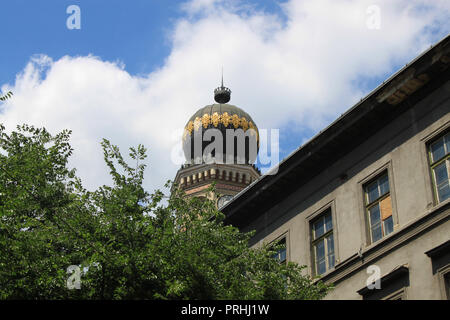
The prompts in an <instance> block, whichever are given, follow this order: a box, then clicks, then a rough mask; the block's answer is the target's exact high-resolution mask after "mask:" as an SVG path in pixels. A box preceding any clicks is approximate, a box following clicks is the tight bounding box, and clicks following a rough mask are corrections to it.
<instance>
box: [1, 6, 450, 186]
mask: <svg viewBox="0 0 450 320" xmlns="http://www.w3.org/2000/svg"><path fill="white" fill-rule="evenodd" d="M370 5H377V6H378V7H379V8H380V14H381V15H380V18H381V21H380V29H379V30H371V29H368V28H367V25H366V21H367V19H368V15H367V12H366V10H367V8H368V7H369V6H370ZM281 7H282V10H283V13H284V16H282V17H281V16H277V15H275V14H273V13H265V12H263V11H258V10H257V9H255V8H254V7H249V6H243V5H242V2H240V1H226V0H193V1H190V2H187V3H186V4H185V5H184V6H183V8H184V10H185V12H186V16H185V17H184V18H181V19H179V20H178V21H177V22H176V24H175V25H174V28H173V32H172V34H171V41H172V51H171V53H170V55H169V56H168V57H167V59H166V62H165V64H164V65H163V66H162V67H161V68H160V69H158V70H155V71H154V72H152V73H150V74H149V75H147V76H145V77H137V76H132V75H130V74H129V73H128V72H127V71H126V67H124V66H123V64H122V63H120V62H108V61H102V60H100V59H99V58H96V57H94V56H85V57H63V58H61V59H59V60H57V61H52V60H51V58H49V57H47V56H46V55H45V54H44V55H40V56H37V57H34V58H32V59H31V60H30V62H29V64H28V65H27V66H26V68H25V69H24V70H23V71H22V72H21V73H20V74H18V76H17V79H16V82H15V84H14V85H13V86H6V85H4V86H3V88H2V89H3V90H2V91H3V92H4V91H5V90H11V91H13V92H14V99H11V100H9V101H8V102H7V103H5V104H3V106H1V108H2V109H1V110H2V111H1V113H0V122H1V123H4V124H5V125H6V126H7V128H8V129H13V128H14V127H15V125H16V124H21V123H28V124H33V125H37V126H45V127H46V128H48V129H49V130H51V131H52V132H55V133H56V132H57V131H59V130H62V129H64V128H68V129H72V130H73V136H72V137H73V138H72V144H73V146H74V147H75V149H76V150H75V154H74V157H73V161H72V164H73V165H74V166H76V167H77V168H78V173H79V175H80V176H81V177H82V178H83V180H84V181H85V184H86V186H87V187H89V188H92V187H95V186H98V185H99V184H103V183H109V181H110V180H109V177H108V170H107V169H106V167H105V165H104V164H103V158H102V157H103V156H102V152H101V148H100V145H99V142H100V141H101V138H103V137H105V138H108V139H110V140H111V141H112V142H113V143H115V144H118V145H119V146H120V147H121V149H122V150H123V151H124V154H127V152H126V148H128V147H129V146H134V145H137V144H138V143H142V144H144V145H145V146H147V147H148V149H149V160H148V165H149V167H148V170H147V175H146V179H147V183H146V186H147V187H148V188H149V189H150V190H151V189H153V188H155V187H161V186H162V185H163V184H164V182H165V180H167V179H172V178H173V177H174V175H175V172H176V170H177V169H178V165H175V164H173V163H172V162H171V149H172V147H173V146H174V141H173V132H174V131H175V130H177V129H179V128H182V127H183V126H184V125H185V123H186V121H187V119H188V118H189V117H190V116H191V115H192V114H193V113H194V112H195V111H196V110H197V109H198V108H200V107H202V106H204V105H206V104H210V103H212V102H213V97H212V91H213V89H214V87H215V86H217V85H218V84H219V78H220V70H221V67H222V66H224V74H225V84H226V85H229V86H230V87H231V89H232V90H233V94H232V100H231V103H233V104H236V105H238V106H240V107H242V108H243V109H245V110H246V111H247V112H248V113H250V114H251V115H252V117H253V119H254V120H255V121H256V123H257V124H258V126H259V127H260V128H269V129H270V128H281V130H283V126H285V125H286V124H287V123H288V121H289V123H290V124H293V123H294V124H296V125H297V126H298V127H301V128H307V129H310V130H314V131H318V130H320V129H322V128H323V127H324V126H325V125H326V124H328V123H329V122H330V121H332V120H334V119H335V118H336V117H337V116H338V115H339V114H340V113H342V112H344V111H345V110H346V109H348V108H349V107H351V106H352V104H353V103H354V102H355V101H357V100H358V99H359V98H361V97H362V96H363V94H365V93H367V92H363V90H362V89H361V88H360V87H359V86H358V83H355V81H358V79H363V80H367V79H370V78H376V77H380V76H384V75H385V74H386V73H388V74H389V73H392V72H393V71H395V70H392V68H393V66H394V65H397V64H399V63H406V62H409V60H411V59H412V58H414V57H415V56H417V55H418V54H419V53H420V52H421V51H423V50H424V49H425V48H426V47H428V46H429V45H430V44H432V43H434V42H436V41H437V40H438V39H440V38H442V37H443V36H444V35H445V34H446V33H447V32H448V31H449V30H448V26H447V21H448V18H449V16H450V3H449V2H448V1H434V2H433V3H429V2H428V1H408V0H402V1H400V0H399V1H389V0H385V1H360V0H358V1H356V0H352V1H350V0H343V1H335V0H326V1H294V0H292V1H287V2H284V3H283V4H281ZM280 136H283V135H282V134H280ZM304 139H305V137H301V136H299V138H298V141H299V144H300V143H301V142H302V141H304ZM281 146H283V142H282V141H281Z"/></svg>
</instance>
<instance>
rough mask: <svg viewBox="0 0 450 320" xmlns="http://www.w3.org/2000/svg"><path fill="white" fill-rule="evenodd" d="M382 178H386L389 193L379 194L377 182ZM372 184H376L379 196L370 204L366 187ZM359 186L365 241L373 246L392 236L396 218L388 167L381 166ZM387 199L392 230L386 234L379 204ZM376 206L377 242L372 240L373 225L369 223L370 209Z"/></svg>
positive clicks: (379, 189)
mask: <svg viewBox="0 0 450 320" xmlns="http://www.w3.org/2000/svg"><path fill="white" fill-rule="evenodd" d="M384 176H386V178H387V182H388V184H389V191H388V192H385V193H384V194H381V187H380V183H379V180H381V179H382V178H383V177H384ZM374 183H377V188H378V193H379V195H378V197H377V198H376V199H375V200H372V201H371V202H369V192H368V187H369V186H372V185H373V184H374ZM361 186H362V191H363V207H364V218H365V221H366V230H367V240H368V244H373V243H376V242H378V241H380V240H382V239H384V238H385V237H386V236H388V235H390V234H392V233H393V232H394V231H395V226H396V218H395V217H394V216H395V213H396V210H395V207H394V194H393V188H392V179H391V170H390V166H383V168H381V169H380V170H378V171H377V172H376V173H375V174H373V175H371V176H370V177H368V178H367V179H365V181H363V182H362V183H361ZM388 197H390V205H391V215H390V218H391V219H392V230H391V232H389V233H386V231H385V229H386V226H385V220H383V219H382V212H381V205H380V203H381V202H382V201H383V200H385V199H387V198H388ZM377 205H378V207H379V209H378V210H379V213H378V214H379V220H380V221H379V224H380V228H381V237H380V238H379V239H377V240H374V238H373V231H372V229H373V225H372V221H371V217H370V216H371V212H370V209H372V208H374V207H375V206H377ZM387 219H389V218H387ZM387 219H386V220H387Z"/></svg>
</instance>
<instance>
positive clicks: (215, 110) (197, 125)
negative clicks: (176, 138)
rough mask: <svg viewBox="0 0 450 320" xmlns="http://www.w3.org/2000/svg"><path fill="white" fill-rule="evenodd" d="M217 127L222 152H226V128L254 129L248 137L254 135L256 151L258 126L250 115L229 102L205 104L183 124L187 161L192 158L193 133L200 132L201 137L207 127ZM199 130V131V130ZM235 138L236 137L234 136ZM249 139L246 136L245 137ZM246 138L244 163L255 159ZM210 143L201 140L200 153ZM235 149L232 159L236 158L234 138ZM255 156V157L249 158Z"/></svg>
mask: <svg viewBox="0 0 450 320" xmlns="http://www.w3.org/2000/svg"><path fill="white" fill-rule="evenodd" d="M213 128H214V129H218V130H220V131H221V132H222V136H223V137H224V146H223V152H224V153H225V152H227V150H226V130H227V129H234V130H237V129H242V130H243V131H244V133H247V130H249V129H253V130H254V131H253V132H252V131H250V132H249V133H250V134H248V136H249V137H251V136H252V134H253V136H254V138H255V140H256V148H257V149H256V153H257V151H258V149H259V133H258V128H257V126H256V124H255V122H254V121H253V119H252V118H251V117H250V115H249V114H248V113H247V112H245V111H244V110H242V109H241V108H239V107H236V106H234V105H231V104H227V103H225V104H220V103H217V104H212V105H207V106H205V107H203V108H201V109H199V110H198V111H197V112H195V113H194V114H193V115H192V117H191V118H190V119H189V121H188V122H187V124H186V126H185V130H184V135H183V150H184V154H185V156H186V159H187V160H188V161H191V160H193V159H194V156H193V155H194V133H195V132H199V133H201V135H202V136H201V137H202V139H203V134H204V133H205V132H206V131H207V130H208V129H213ZM200 131H201V132H200ZM235 139H236V138H235ZM246 139H247V140H249V139H248V138H246ZM247 140H246V146H245V149H246V150H245V162H246V163H249V162H250V163H254V161H255V160H256V156H254V157H253V156H251V155H250V154H249V148H250V147H249V143H250V142H249V141H247ZM213 141H214V140H213ZM210 143H212V142H211V141H203V142H202V153H203V151H204V149H205V147H206V146H207V145H208V144H210ZM234 147H235V150H234V159H235V160H237V149H236V148H237V146H236V140H235V146H234ZM212 156H213V157H214V158H217V155H214V154H213V155H212ZM251 158H255V159H251Z"/></svg>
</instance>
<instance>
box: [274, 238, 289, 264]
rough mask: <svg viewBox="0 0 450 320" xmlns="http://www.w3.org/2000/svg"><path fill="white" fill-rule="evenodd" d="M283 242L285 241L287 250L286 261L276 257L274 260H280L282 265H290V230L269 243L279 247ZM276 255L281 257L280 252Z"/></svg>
mask: <svg viewBox="0 0 450 320" xmlns="http://www.w3.org/2000/svg"><path fill="white" fill-rule="evenodd" d="M281 241H284V243H285V250H286V259H285V260H284V261H281V260H279V259H278V258H279V256H277V257H274V259H278V261H280V263H288V262H289V261H290V255H289V230H287V231H285V232H283V233H282V234H281V235H279V236H278V237H276V238H275V239H273V240H272V241H269V244H270V245H278V244H279V243H280V242H281ZM276 255H279V252H277V253H276Z"/></svg>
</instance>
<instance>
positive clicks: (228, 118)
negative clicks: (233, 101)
mask: <svg viewBox="0 0 450 320" xmlns="http://www.w3.org/2000/svg"><path fill="white" fill-rule="evenodd" d="M230 121H231V116H229V115H228V112H224V113H223V114H222V124H223V125H224V126H225V127H228V124H229V123H230Z"/></svg>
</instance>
